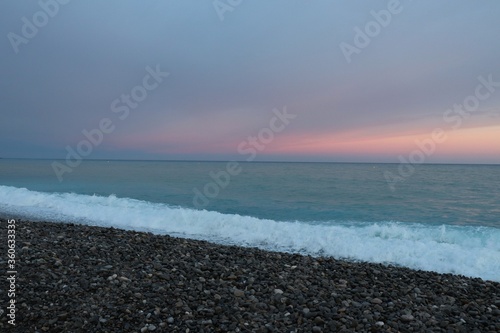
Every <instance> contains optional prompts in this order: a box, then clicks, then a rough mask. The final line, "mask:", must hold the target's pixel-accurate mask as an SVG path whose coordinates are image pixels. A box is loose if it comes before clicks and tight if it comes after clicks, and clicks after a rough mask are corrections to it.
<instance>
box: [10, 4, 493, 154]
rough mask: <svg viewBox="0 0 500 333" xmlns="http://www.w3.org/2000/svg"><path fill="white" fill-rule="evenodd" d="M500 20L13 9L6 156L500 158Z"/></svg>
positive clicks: (347, 10) (339, 10)
mask: <svg viewBox="0 0 500 333" xmlns="http://www.w3.org/2000/svg"><path fill="white" fill-rule="evenodd" d="M499 17H500V2H498V1H496V0H485V1H480V2H478V1H465V0H443V1H431V0H422V1H410V0H400V1H398V0H390V1H330V0H328V1H327V0H316V1H312V0H275V1H267V0H251V1H250V0H241V1H239V0H214V1H212V0H208V1H196V0H177V1H173V0H172V1H166V0H164V1H160V0H156V1H154V0H151V1H139V0H137V1H131V0H109V1H97V0H85V1H81V0H80V1H79V0H72V1H69V0H40V1H38V2H37V1H15V0H9V1H2V2H1V4H0V35H1V36H3V37H2V38H1V41H0V57H1V61H0V77H1V79H0V103H1V104H0V108H1V112H0V157H3V158H48V159H56V158H62V159H64V158H67V157H68V155H71V154H78V155H79V156H80V157H82V158H88V159H93V158H96V159H101V158H104V159H160V160H163V159H164V160H248V161H251V160H256V161H322V162H323V161H328V162H394V163H399V162H401V161H403V160H409V159H412V160H413V161H417V162H418V163H495V164H500V62H499V59H500V43H499V42H498V34H499V32H500V21H499V20H498V18H499ZM85 133H86V134H85Z"/></svg>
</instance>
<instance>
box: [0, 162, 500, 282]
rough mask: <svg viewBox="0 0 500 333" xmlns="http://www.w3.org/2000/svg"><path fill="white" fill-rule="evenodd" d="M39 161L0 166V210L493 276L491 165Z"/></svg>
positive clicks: (495, 231) (498, 224)
mask: <svg viewBox="0 0 500 333" xmlns="http://www.w3.org/2000/svg"><path fill="white" fill-rule="evenodd" d="M51 163H52V161H45V160H0V212H4V213H7V214H22V215H26V216H28V217H30V218H32V219H49V220H54V221H74V222H81V223H89V224H95V225H105V226H115V227H121V228H127V229H138V230H148V231H152V232H157V233H167V234H173V235H177V236H182V237H190V238H200V239H207V240H210V241H215V242H222V243H232V244H238V245H242V246H258V247H262V248H266V249H272V250H281V251H291V252H300V253H309V254H313V255H329V256H334V257H338V258H348V259H353V260H365V261H372V262H384V263H395V264H398V265H404V266H408V267H412V268H419V269H426V270H434V271H438V272H451V273H457V274H465V275H469V276H479V277H483V278H488V279H493V280H500V191H499V188H498V185H499V184H500V166H497V165H420V166H417V167H416V169H415V172H414V173H413V174H412V175H410V176H408V177H406V178H404V181H402V182H399V183H398V184H396V186H395V189H394V190H391V188H390V187H389V184H388V183H387V181H386V178H385V177H384V173H385V172H392V173H394V174H397V172H398V171H397V168H398V165H395V164H336V163H240V164H239V169H238V170H240V172H239V173H238V174H234V175H230V174H228V173H226V171H225V170H227V163H226V162H154V161H109V162H108V161H84V162H83V163H82V164H81V165H80V166H78V167H76V168H74V169H73V172H71V173H67V174H65V175H64V179H63V181H62V182H60V181H59V180H58V178H57V177H56V175H55V173H54V171H53V169H52V167H51ZM211 174H212V175H214V174H215V175H217V174H218V175H219V185H217V182H216V181H215V180H214V177H212V176H211ZM221 175H225V176H221ZM215 178H217V177H215ZM207 184H210V185H207ZM198 191H199V192H198ZM196 193H202V194H203V195H200V194H198V198H196ZM200 197H203V198H201V199H200Z"/></svg>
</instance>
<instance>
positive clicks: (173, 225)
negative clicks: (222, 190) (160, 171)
mask: <svg viewBox="0 0 500 333" xmlns="http://www.w3.org/2000/svg"><path fill="white" fill-rule="evenodd" d="M0 212H4V213H8V214H16V215H23V216H26V217H28V218H31V219H38V220H42V219H43V220H52V221H68V222H79V223H86V224H92V225H99V226H105V227H111V226H112V227H116V228H122V229H133V230H142V231H151V232H153V233H159V234H170V235H176V236H182V237H189V238H197V239H206V240H209V241H214V242H219V243H231V244H237V245H241V246H256V247H260V248H264V249H268V250H280V251H289V252H300V253H307V254H312V255H322V256H333V257H335V258H345V259H352V260H362V261H369V262H378V263H392V264H397V265H401V266H407V267H410V268H414V269H422V270H429V271H436V272H441V273H454V274H463V275H466V276H472V277H481V278H483V279H488V280H494V281H500V229H498V228H492V227H472V226H451V225H446V226H445V225H432V224H409V223H398V222H333V221H331V222H323V223H314V224H311V223H307V222H300V221H296V222H277V221H273V220H265V219H258V218H254V217H249V216H240V215H231V214H221V213H218V212H213V211H205V210H203V211H200V210H194V209H187V208H180V207H172V206H169V205H166V204H160V203H151V202H146V201H141V200H135V199H128V198H117V197H116V196H109V197H102V196H88V195H80V194H73V193H43V192H35V191H30V190H27V189H24V188H16V187H9V186H0Z"/></svg>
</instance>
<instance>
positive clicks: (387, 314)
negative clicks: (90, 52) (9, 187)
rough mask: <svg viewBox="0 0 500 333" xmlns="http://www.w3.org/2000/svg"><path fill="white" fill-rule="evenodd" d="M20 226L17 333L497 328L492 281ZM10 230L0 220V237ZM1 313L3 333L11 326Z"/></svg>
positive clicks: (99, 231) (105, 232)
mask: <svg viewBox="0 0 500 333" xmlns="http://www.w3.org/2000/svg"><path fill="white" fill-rule="evenodd" d="M16 222H17V223H16V228H17V229H16V235H19V238H20V239H22V242H25V245H26V246H28V245H27V243H29V251H23V252H21V251H20V253H19V257H20V258H19V260H20V263H22V264H20V265H19V266H18V267H16V268H17V270H18V272H17V278H18V281H16V282H18V283H19V285H20V286H22V292H19V294H18V293H16V304H18V305H19V311H20V312H19V313H20V314H21V313H22V315H20V316H19V317H17V316H16V330H17V331H19V332H35V331H37V330H38V331H40V332H70V331H87V332H93V331H102V332H105V331H106V332H130V331H135V332H138V331H140V332H142V333H144V332H148V331H168V332H183V333H185V332H202V331H203V332H267V331H273V332H311V331H312V332H381V331H387V332H398V331H399V332H410V331H413V332H417V331H424V332H494V331H499V329H500V324H497V322H498V318H499V317H500V310H499V309H498V307H500V299H499V296H498V295H500V283H498V282H492V281H483V280H481V279H475V278H466V277H463V276H455V275H450V274H445V275H442V274H438V273H433V272H424V271H412V270H410V269H407V268H403V267H392V266H384V265H380V264H368V263H353V262H347V261H340V260H335V259H332V258H319V257H318V258H312V257H308V256H302V255H298V254H286V253H280V254H279V256H280V258H278V256H277V254H276V253H270V252H266V251H262V250H259V249H254V248H240V247H235V246H222V245H215V244H210V243H208V242H203V241H195V240H187V239H178V238H173V237H169V236H165V235H152V234H148V233H141V232H136V231H124V230H118V229H106V228H100V227H90V226H85V225H74V224H62V223H45V222H37V223H32V222H28V221H20V220H19V221H16ZM6 223H7V222H6V221H5V220H2V219H0V229H1V230H5V229H6ZM27 230H30V231H31V232H29V233H28V232H27ZM63 234H64V238H58V236H60V235H63ZM55 242H60V243H59V244H64V246H54V244H58V243H55ZM91 248H93V250H92V251H91ZM76 258H78V259H76ZM278 259H279V260H278ZM2 260H4V259H3V258H2V257H1V256H0V265H1V264H2V263H3V264H4V265H5V261H2ZM284 295H286V297H284ZM416 295H418V297H417V296H416ZM4 310H5V309H4V308H2V309H1V311H0V314H1V313H2V311H3V314H2V315H1V318H0V332H4V331H8V329H9V328H10V327H9V326H7V322H6V318H7V317H6V315H5V311H4ZM165 318H166V319H165ZM174 318H175V319H174ZM443 325H444V326H443Z"/></svg>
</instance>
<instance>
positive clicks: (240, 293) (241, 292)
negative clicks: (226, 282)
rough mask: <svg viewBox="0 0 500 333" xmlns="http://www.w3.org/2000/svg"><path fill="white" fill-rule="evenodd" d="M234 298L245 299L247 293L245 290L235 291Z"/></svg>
mask: <svg viewBox="0 0 500 333" xmlns="http://www.w3.org/2000/svg"><path fill="white" fill-rule="evenodd" d="M234 296H236V297H243V296H245V292H244V291H243V290H240V289H235V290H234Z"/></svg>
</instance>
